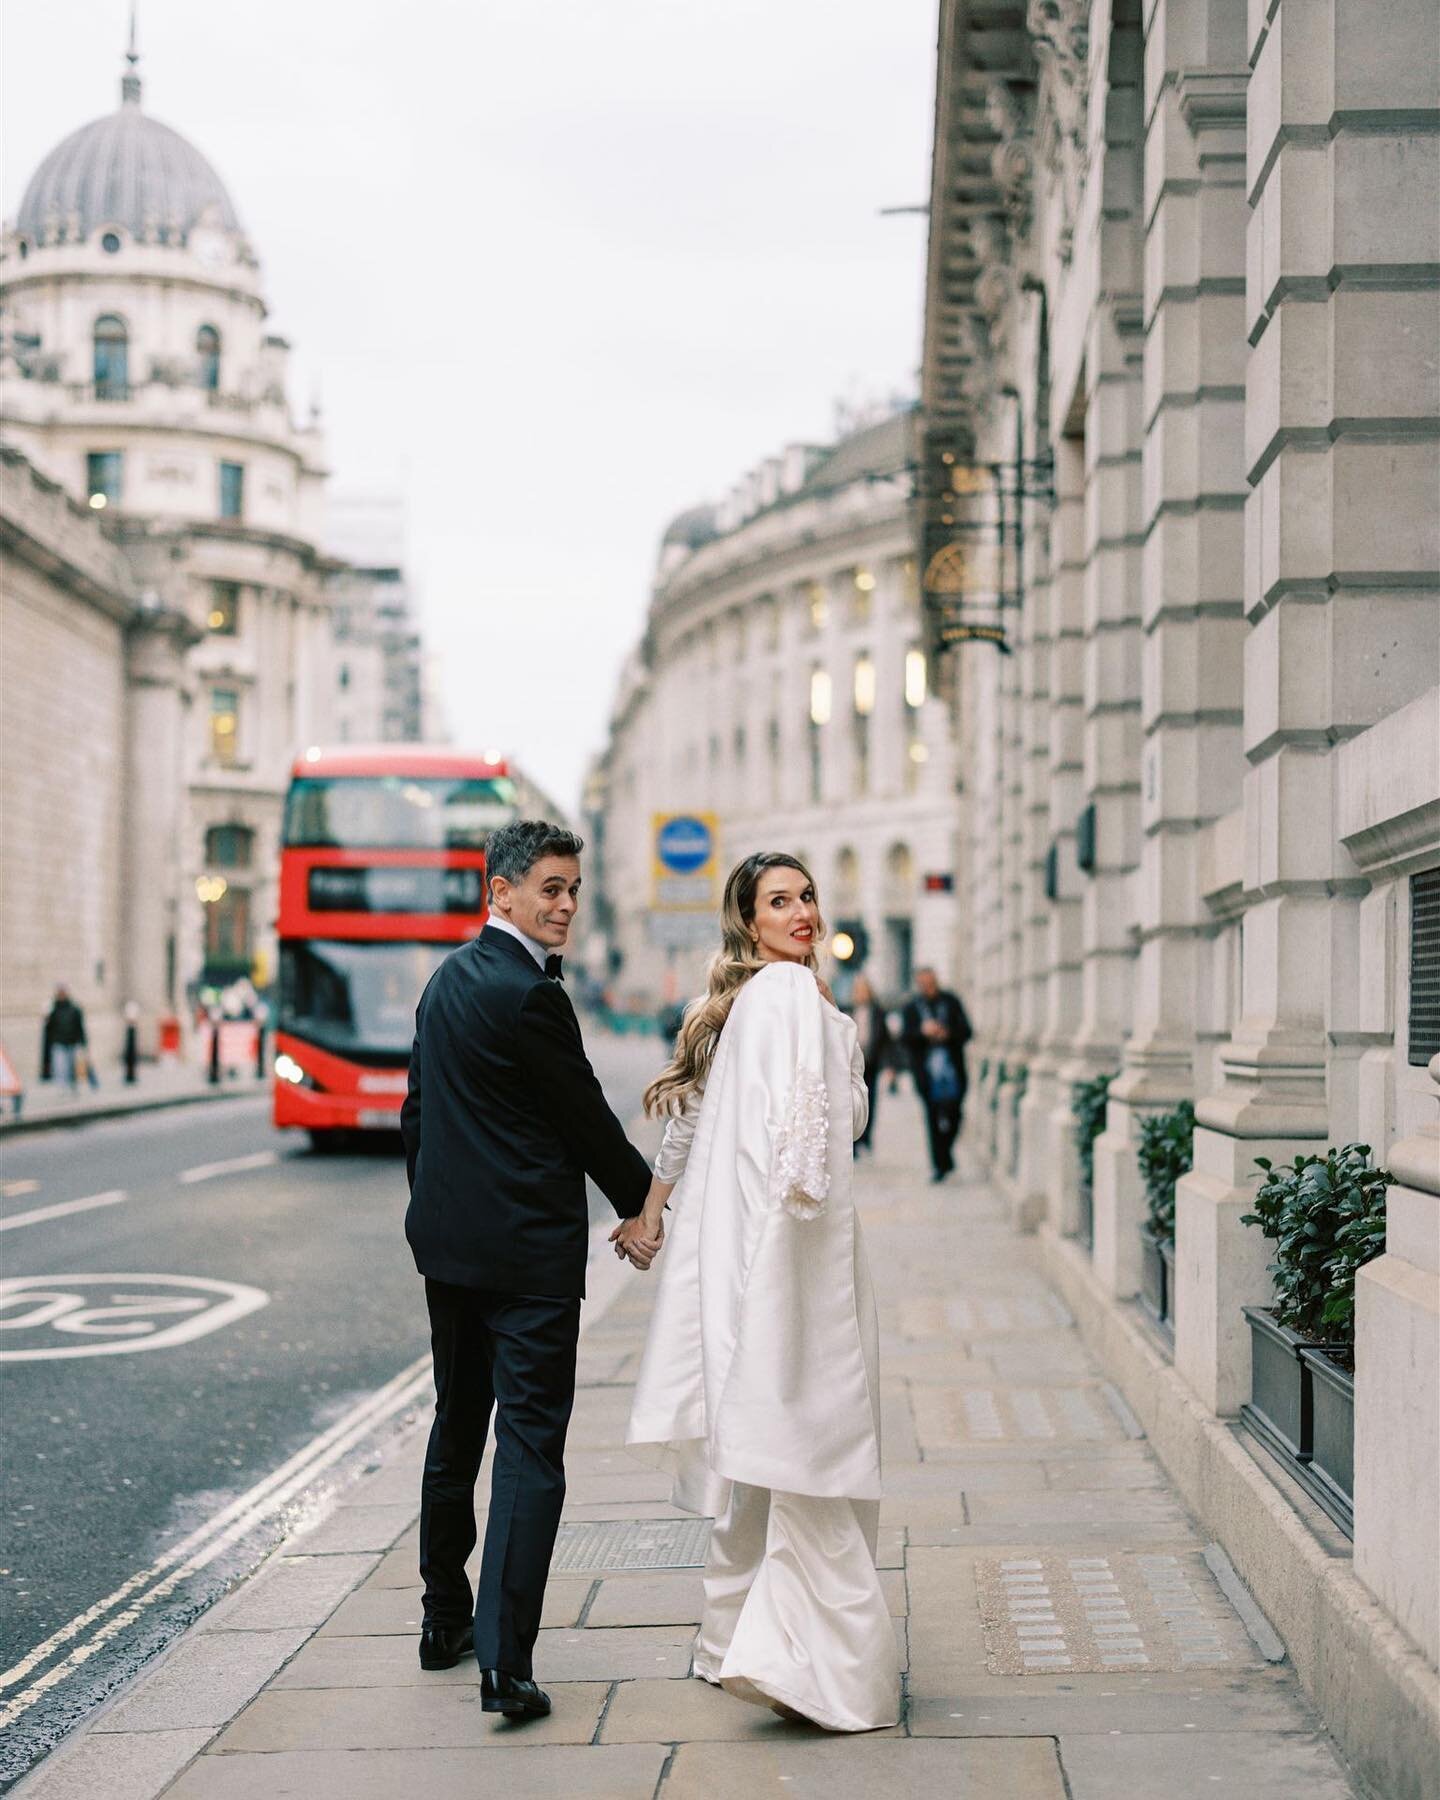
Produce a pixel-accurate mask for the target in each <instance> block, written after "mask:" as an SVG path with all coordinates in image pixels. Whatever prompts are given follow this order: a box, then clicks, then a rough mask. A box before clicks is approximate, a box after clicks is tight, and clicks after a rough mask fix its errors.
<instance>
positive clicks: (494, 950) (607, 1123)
mask: <svg viewBox="0 0 1440 1800" xmlns="http://www.w3.org/2000/svg"><path fill="white" fill-rule="evenodd" d="M422 1094H423V1104H422ZM400 1130H401V1134H402V1136H403V1137H404V1140H405V1161H406V1169H407V1173H408V1175H409V1178H410V1208H409V1211H408V1212H407V1213H406V1215H405V1235H406V1237H407V1238H408V1239H409V1240H410V1248H411V1250H412V1251H413V1252H414V1254H415V1266H416V1268H418V1269H419V1271H420V1273H421V1274H422V1275H425V1276H428V1277H429V1278H430V1279H431V1280H434V1281H446V1282H450V1283H453V1284H454V1285H455V1286H457V1287H473V1288H488V1289H491V1290H493V1291H499V1292H503V1293H513V1294H546V1295H557V1296H562V1297H569V1296H572V1295H577V1294H583V1293H584V1292H585V1261H586V1254H587V1251H588V1248H589V1213H588V1208H587V1205H586V1200H585V1175H586V1172H587V1171H588V1172H589V1174H590V1175H591V1176H592V1177H593V1179H594V1181H595V1183H596V1185H597V1186H598V1187H599V1188H600V1189H601V1191H602V1192H603V1193H604V1194H605V1195H606V1197H607V1198H608V1199H609V1201H610V1204H611V1205H612V1206H613V1207H614V1208H615V1210H616V1212H617V1213H618V1214H619V1215H620V1217H621V1218H622V1219H624V1218H631V1217H633V1216H634V1215H635V1214H636V1213H638V1212H639V1211H640V1208H641V1206H642V1205H643V1204H644V1200H645V1195H646V1193H647V1192H648V1190H649V1187H650V1170H649V1168H648V1167H647V1166H646V1163H645V1159H644V1157H642V1156H641V1155H640V1153H639V1151H638V1150H636V1149H635V1148H634V1147H633V1146H632V1145H631V1144H630V1143H629V1142H628V1141H627V1140H626V1137H625V1133H624V1131H623V1130H622V1129H621V1126H620V1122H619V1120H618V1119H617V1118H616V1117H615V1115H614V1113H612V1112H611V1110H610V1108H609V1106H608V1105H607V1104H606V1100H605V1096H604V1094H603V1093H602V1092H601V1089H600V1083H599V1082H598V1081H597V1080H596V1079H595V1073H594V1071H593V1070H592V1069H591V1067H590V1063H589V1061H588V1059H587V1058H586V1055H585V1047H584V1045H583V1043H582V1042H581V1039H580V1026H579V1024H578V1023H577V1021H576V1018H575V1013H574V1009H573V1008H572V1007H571V1005H570V1001H569V999H568V997H567V996H566V993H565V990H564V988H563V987H562V986H561V985H560V983H559V982H558V981H551V980H549V979H548V978H547V977H546V976H545V975H544V974H543V973H542V971H541V969H540V966H539V964H538V963H537V962H536V961H535V959H534V957H532V956H531V955H530V952H529V951H528V950H527V949H526V948H525V946H524V945H523V944H522V943H520V942H519V940H518V939H516V938H513V937H511V936H509V934H508V933H506V932H503V931H492V930H485V931H482V932H481V933H480V936H479V937H478V938H476V939H474V941H473V942H471V943H468V944H466V945H464V946H463V947H462V948H461V949H459V950H457V951H455V952H454V954H453V955H451V956H447V957H446V959H445V961H444V962H443V963H441V965H440V967H439V968H438V969H437V970H436V971H435V973H434V975H433V976H431V978H430V982H429V985H428V986H427V987H426V989H425V992H424V994H423V995H422V996H421V998H420V1005H419V1007H418V1008H417V1010H416V1014H415V1047H414V1049H413V1050H412V1051H411V1052H410V1088H409V1092H408V1093H407V1094H406V1096H405V1104H404V1106H403V1107H402V1108H401V1111H400Z"/></svg>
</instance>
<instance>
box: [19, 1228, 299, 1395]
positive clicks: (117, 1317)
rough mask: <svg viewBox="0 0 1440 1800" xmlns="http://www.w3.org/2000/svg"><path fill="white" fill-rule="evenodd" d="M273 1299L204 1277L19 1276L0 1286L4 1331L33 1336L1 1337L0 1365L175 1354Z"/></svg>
mask: <svg viewBox="0 0 1440 1800" xmlns="http://www.w3.org/2000/svg"><path fill="white" fill-rule="evenodd" d="M122 1198H123V1196H122ZM269 1299H270V1296H269V1295H268V1294H267V1293H265V1292H264V1290H263V1289H262V1288H256V1287H246V1286H245V1285H244V1284H243V1283H242V1282H238V1281H212V1280H210V1279H209V1278H208V1277H207V1276H204V1275H19V1276H12V1277H11V1278H10V1279H9V1280H8V1281H0V1332H13V1333H16V1334H20V1333H26V1334H29V1335H28V1338H27V1337H20V1336H18V1335H17V1336H16V1337H11V1338H8V1339H0V1344H3V1345H4V1347H3V1348H0V1362H49V1361H53V1360H54V1359H56V1358H58V1357H74V1356H120V1355H123V1354H126V1353H128V1352H130V1351H135V1350H168V1349H172V1348H173V1347H174V1346H175V1345H176V1344H188V1343H189V1342H191V1340H192V1339H194V1338H198V1337H205V1336H207V1335H208V1334H209V1333H210V1332H212V1331H219V1330H220V1328H221V1326H223V1325H233V1324H234V1323H235V1321H236V1320H237V1319H243V1318H244V1317H245V1315H246V1314H247V1313H252V1312H255V1311H256V1310H257V1309H258V1308H260V1307H262V1306H265V1305H267V1304H268V1303H269ZM162 1321H164V1322H163V1323H162ZM58 1333H63V1334H65V1335H64V1336H57V1335H56V1334H58ZM76 1339H79V1340H80V1341H79V1342H76Z"/></svg>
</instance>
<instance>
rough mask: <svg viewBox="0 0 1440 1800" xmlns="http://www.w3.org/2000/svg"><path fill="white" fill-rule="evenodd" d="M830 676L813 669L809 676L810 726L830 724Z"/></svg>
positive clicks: (823, 670) (823, 671)
mask: <svg viewBox="0 0 1440 1800" xmlns="http://www.w3.org/2000/svg"><path fill="white" fill-rule="evenodd" d="M830 702H831V691H830V675H829V672H828V671H827V670H825V669H814V670H812V671H811V674H810V723H811V724H812V725H828V724H829V723H830Z"/></svg>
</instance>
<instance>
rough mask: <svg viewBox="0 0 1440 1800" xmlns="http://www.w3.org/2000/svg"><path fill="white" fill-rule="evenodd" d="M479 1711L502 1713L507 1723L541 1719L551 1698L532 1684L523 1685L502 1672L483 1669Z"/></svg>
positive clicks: (516, 1676) (548, 1707) (524, 1682)
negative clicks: (507, 1720) (514, 1720)
mask: <svg viewBox="0 0 1440 1800" xmlns="http://www.w3.org/2000/svg"><path fill="white" fill-rule="evenodd" d="M480 1710H481V1711H482V1712H498V1713H504V1714H505V1716H506V1717H507V1718H510V1719H543V1718H544V1717H545V1715H546V1713H548V1712H549V1710H550V1696H549V1695H548V1694H547V1693H546V1692H545V1691H544V1690H543V1689H542V1688H538V1687H536V1685H535V1683H534V1682H533V1681H522V1680H521V1679H520V1677H519V1676H518V1675H507V1674H506V1673H505V1671H504V1670H503V1669H482V1670H481V1671H480Z"/></svg>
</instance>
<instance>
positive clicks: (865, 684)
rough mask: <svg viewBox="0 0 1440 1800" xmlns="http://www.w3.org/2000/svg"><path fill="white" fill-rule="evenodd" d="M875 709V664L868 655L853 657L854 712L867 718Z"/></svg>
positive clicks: (860, 716) (859, 716) (862, 717)
mask: <svg viewBox="0 0 1440 1800" xmlns="http://www.w3.org/2000/svg"><path fill="white" fill-rule="evenodd" d="M874 710H875V664H874V663H873V662H872V661H871V660H870V657H869V656H868V655H862V656H857V657H856V658H855V714H856V717H857V718H861V719H868V718H869V717H870V715H871V713H873V712H874Z"/></svg>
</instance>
